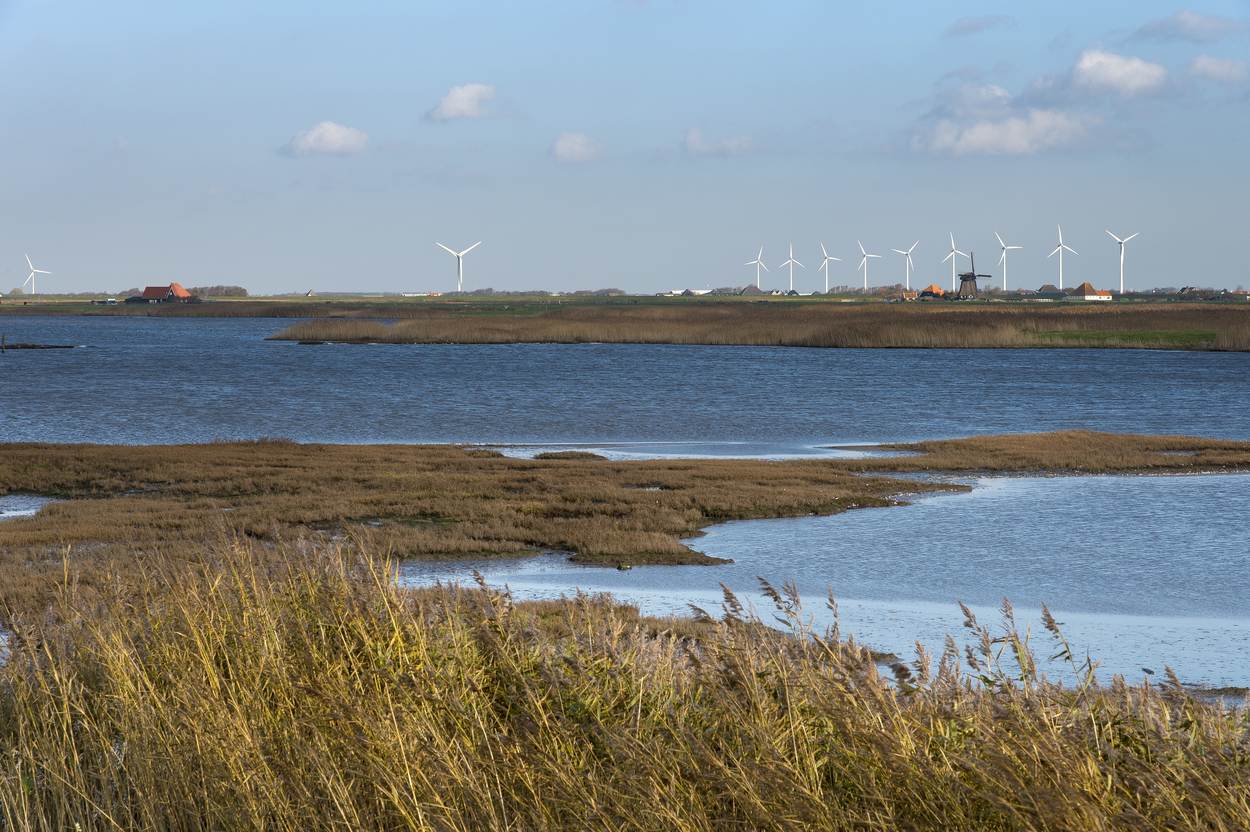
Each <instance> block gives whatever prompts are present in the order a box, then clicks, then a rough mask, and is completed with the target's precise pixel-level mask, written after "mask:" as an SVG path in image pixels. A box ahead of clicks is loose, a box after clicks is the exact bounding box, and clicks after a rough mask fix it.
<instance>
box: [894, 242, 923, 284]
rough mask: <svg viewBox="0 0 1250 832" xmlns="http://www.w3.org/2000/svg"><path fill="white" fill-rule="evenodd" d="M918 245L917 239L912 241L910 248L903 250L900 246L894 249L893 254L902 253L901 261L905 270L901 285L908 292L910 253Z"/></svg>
mask: <svg viewBox="0 0 1250 832" xmlns="http://www.w3.org/2000/svg"><path fill="white" fill-rule="evenodd" d="M918 245H920V241H919V240H917V241H916V242H914V243H912V244H911V248H909V249H907V251H903V250H902V249H901V248H896V249H894V253H895V254H901V255H903V262H904V264H905V271H906V282H905V283H904V284H903V285H904V286H905V287H906V289H907V291H909V292H910V291H911V267H912V262H911V253H912V252H913V251H915V250H916V246H918Z"/></svg>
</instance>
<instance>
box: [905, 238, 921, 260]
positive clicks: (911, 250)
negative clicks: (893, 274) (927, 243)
mask: <svg viewBox="0 0 1250 832" xmlns="http://www.w3.org/2000/svg"><path fill="white" fill-rule="evenodd" d="M918 245H920V241H919V240H917V241H916V242H914V243H912V244H911V248H909V249H907V254H908V256H910V255H911V253H912V252H913V251H915V250H916V246H918Z"/></svg>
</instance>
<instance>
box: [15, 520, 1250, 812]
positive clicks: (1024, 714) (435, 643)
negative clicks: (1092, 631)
mask: <svg viewBox="0 0 1250 832" xmlns="http://www.w3.org/2000/svg"><path fill="white" fill-rule="evenodd" d="M284 545H286V544H284ZM292 545H295V546H296V547H297V549H296V550H295V551H291V552H285V553H284V552H282V551H281V549H279V550H278V551H267V550H265V549H263V548H262V547H259V546H258V545H257V544H256V543H255V542H254V541H248V540H244V539H238V540H233V541H224V542H223V543H221V544H220V545H218V546H217V547H215V548H214V549H212V550H211V551H208V552H205V553H204V554H203V556H202V557H201V558H199V559H198V563H197V564H196V565H193V566H192V565H184V566H173V565H170V564H166V565H164V566H161V567H159V568H156V569H154V570H152V571H151V572H150V573H149V574H148V575H147V579H146V581H145V582H144V590H143V592H142V593H141V594H140V595H138V596H136V595H134V594H132V593H129V592H127V593H118V594H115V595H114V594H105V595H103V596H93V597H92V598H90V599H87V598H84V597H82V596H81V595H80V594H79V593H78V592H77V591H76V589H75V586H74V584H73V582H72V581H70V582H68V583H64V584H62V585H61V586H60V587H59V589H58V592H57V599H56V602H55V603H56V614H55V615H52V616H49V617H48V618H47V619H46V620H43V619H41V620H38V621H30V622H27V621H20V622H17V623H16V625H15V637H14V644H13V655H12V657H11V660H10V661H9V662H8V663H7V664H6V665H5V666H3V667H2V668H0V760H3V761H4V762H3V766H0V819H2V820H0V823H2V824H3V828H5V829H30V830H60V829H72V828H78V829H84V830H104V829H171V830H174V829H223V828H229V829H314V828H316V829H328V828H342V829H429V830H483V829H515V830H543V829H579V830H580V829H613V830H617V829H620V830H710V829H761V830H768V829H773V830H790V829H794V830H799V829H804V830H806V829H862V830H897V829H911V830H947V829H961V830H962V829H969V830H983V829H989V830H1016V829H1052V830H1089V829H1150V830H1165V829H1166V830H1191V829H1192V830H1198V829H1201V830H1240V829H1245V828H1247V825H1250V747H1248V746H1247V731H1248V727H1250V726H1248V725H1247V717H1246V714H1245V712H1244V711H1243V712H1233V711H1226V710H1221V709H1220V708H1218V707H1214V706H1209V705H1203V704H1200V703H1198V702H1195V701H1194V700H1192V699H1190V698H1189V697H1188V696H1187V695H1185V693H1184V692H1183V691H1182V690H1181V689H1180V687H1179V686H1178V685H1176V684H1175V683H1171V684H1169V685H1167V686H1166V687H1165V688H1164V689H1162V690H1159V689H1154V688H1151V687H1148V686H1145V685H1143V686H1139V687H1130V686H1128V685H1126V684H1124V683H1123V682H1122V681H1120V680H1116V681H1114V683H1112V684H1111V685H1110V686H1107V687H1101V686H1099V684H1098V683H1097V682H1096V681H1095V680H1094V678H1093V676H1092V675H1091V674H1090V673H1089V670H1090V668H1089V667H1088V666H1086V665H1083V664H1081V663H1080V662H1077V661H1075V660H1072V661H1071V665H1070V667H1071V670H1072V673H1073V675H1074V676H1075V678H1076V683H1075V684H1072V685H1069V686H1062V685H1059V684H1056V683H1053V682H1050V681H1047V680H1046V679H1045V678H1044V677H1042V676H1041V675H1040V674H1039V673H1038V671H1037V670H1036V667H1037V661H1036V659H1035V658H1034V657H1033V651H1034V649H1035V648H1034V645H1033V644H1032V643H1031V642H1030V638H1029V635H1028V629H1027V627H1022V626H1021V625H1019V624H1017V622H1016V621H1015V616H1014V612H1013V611H1012V610H1011V608H1010V605H1008V604H1004V607H1003V615H1002V621H1001V622H999V623H998V624H996V625H994V626H993V627H991V626H987V625H985V624H983V623H981V622H978V621H976V620H975V618H973V617H972V616H971V613H969V614H968V627H969V629H968V631H967V632H968V638H967V641H968V645H967V647H966V649H965V650H963V651H961V650H960V649H959V648H958V645H957V644H956V642H955V641H954V640H953V639H951V640H948V644H947V647H946V649H945V651H944V652H943V653H942V655H941V656H940V657H938V658H937V659H936V660H934V659H933V658H932V657H929V656H928V655H927V654H926V653H925V651H924V650H923V649H922V648H919V647H918V649H917V655H916V658H915V661H913V662H911V663H909V664H903V663H899V664H897V665H896V666H895V667H894V669H893V672H892V673H891V674H888V675H887V676H884V677H883V676H882V675H880V674H879V673H878V668H877V664H876V662H875V661H874V658H873V656H872V655H871V654H870V653H869V651H867V650H866V649H864V648H863V647H862V646H860V645H858V644H856V643H855V642H854V641H853V640H852V639H850V638H847V637H844V636H843V635H842V634H841V633H840V632H839V631H838V630H837V628H836V625H835V627H833V628H831V629H829V630H827V631H824V632H814V631H812V630H811V629H810V628H809V627H808V626H807V625H806V624H805V623H804V622H805V615H804V613H803V609H802V606H801V602H800V600H799V599H798V597H797V594H796V593H795V592H794V590H793V588H792V587H783V588H774V587H773V586H771V585H768V584H766V583H764V584H762V587H761V588H762V592H763V595H764V599H765V600H764V601H763V603H764V606H765V607H766V608H769V607H771V609H769V612H768V616H769V617H770V619H772V618H775V620H776V622H778V623H779V624H780V626H781V627H782V631H780V632H778V631H775V630H773V629H770V628H769V627H765V626H763V623H762V622H761V621H760V620H759V619H758V618H756V617H755V616H754V615H753V614H752V613H750V612H749V611H748V608H747V605H746V604H745V602H744V601H742V600H740V599H738V598H736V597H734V596H733V595H732V594H730V593H728V592H726V595H725V601H724V604H723V608H722V610H720V611H718V612H717V613H716V614H715V615H706V614H703V615H701V616H699V620H696V621H684V622H672V621H654V620H648V619H644V618H641V617H639V616H638V614H637V611H636V610H634V609H632V608H629V607H623V606H619V605H615V604H613V603H610V602H609V601H607V600H605V599H602V598H589V597H579V598H576V599H571V600H568V601H565V602H546V603H543V604H537V605H533V604H516V603H513V601H512V599H511V598H510V597H508V595H506V594H504V593H500V592H496V591H491V590H487V589H460V588H455V587H438V588H434V589H429V590H421V591H416V592H410V591H403V590H400V589H397V588H396V585H395V582H394V564H393V563H392V562H390V561H388V560H387V559H385V558H384V557H379V556H377V555H376V553H374V552H373V550H371V549H370V548H369V547H368V544H367V543H364V542H356V541H353V542H349V543H348V544H345V545H344V546H342V547H337V548H334V549H332V550H325V549H318V550H317V554H315V555H311V556H310V555H309V554H308V552H307V551H306V550H305V549H303V548H300V547H299V544H298V542H296V543H295V544H292ZM1043 624H1044V627H1045V628H1046V629H1048V630H1049V631H1050V632H1049V633H1048V634H1047V636H1046V638H1047V641H1048V642H1049V646H1046V647H1044V648H1042V649H1045V650H1047V651H1050V650H1057V651H1058V652H1059V653H1061V654H1066V655H1067V657H1068V658H1070V657H1071V654H1072V652H1073V651H1072V650H1071V648H1069V647H1068V645H1067V643H1066V641H1064V640H1063V638H1062V633H1061V631H1060V629H1059V625H1058V624H1056V623H1055V622H1054V621H1053V618H1050V616H1049V614H1048V613H1047V614H1046V618H1045V620H1044V622H1043Z"/></svg>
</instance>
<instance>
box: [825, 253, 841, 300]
mask: <svg viewBox="0 0 1250 832" xmlns="http://www.w3.org/2000/svg"><path fill="white" fill-rule="evenodd" d="M820 253H821V254H822V255H823V257H824V259H822V260H821V261H820V270H821V271H822V272H824V273H825V294H826V295H827V294H829V264H830V263H832V262H835V261H836V262H838V263H841V262H842V258H841V257H830V256H829V252H828V251H826V250H825V244H824V243H821V244H820Z"/></svg>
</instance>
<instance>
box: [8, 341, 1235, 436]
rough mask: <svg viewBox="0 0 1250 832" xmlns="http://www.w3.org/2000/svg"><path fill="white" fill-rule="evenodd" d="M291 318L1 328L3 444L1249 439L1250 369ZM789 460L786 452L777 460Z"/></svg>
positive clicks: (1168, 355) (1060, 354) (1209, 360)
mask: <svg viewBox="0 0 1250 832" xmlns="http://www.w3.org/2000/svg"><path fill="white" fill-rule="evenodd" d="M288 323H290V322H289V321H277V320H266V319H220V320H204V319H199V320H193V319H172V318H170V319H166V318H117V317H39V318H34V317H32V318H20V317H14V318H6V317H0V331H2V332H3V333H5V334H7V335H8V336H9V339H10V340H16V341H38V342H44V343H71V344H81V345H84V346H85V348H84V349H75V350H37V351H36V350H32V351H20V352H9V353H5V354H3V355H0V441H9V442H13V441H47V442H124V443H162V442H184V441H208V440H212V439H218V438H256V437H262V436H281V437H287V438H292V439H297V440H306V441H320V442H486V443H522V444H544V443H558V442H588V443H611V442H648V443H654V442H669V443H671V442H699V443H703V445H704V448H703V450H705V451H706V452H708V453H716V451H715V450H714V448H713V447H712V446H714V445H715V444H716V443H743V442H746V443H766V444H767V445H768V446H769V448H770V450H769V452H768V455H776V454H778V453H786V452H793V451H795V450H803V449H810V448H811V447H812V446H817V445H823V444H847V443H863V442H882V441H900V440H908V439H919V438H933V437H953V436H964V435H968V434H974V433H992V432H1026V431H1038V430H1053V429H1058V428H1095V429H1102V430H1115V431H1138V432H1143V433H1175V432H1185V433H1196V434H1202V435H1207V436H1221V437H1250V408H1247V407H1245V402H1247V401H1250V355H1248V354H1242V353H1183V352H1146V351H1114V350H1105V351H1098V350H984V351H975V350H971V351H969V350H919V351H917V350H816V349H783V348H776V349H773V348H752V347H682V346H634V345H571V346H570V345H500V346H495V345H487V346H404V345H401V346H352V345H323V346H301V345H298V344H294V343H290V342H266V341H265V340H264V337H265V336H266V335H270V334H272V333H274V332H276V331H278V330H280V329H282V328H283V327H284V326H286V325H287V324H288ZM787 449H788V451H787Z"/></svg>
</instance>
